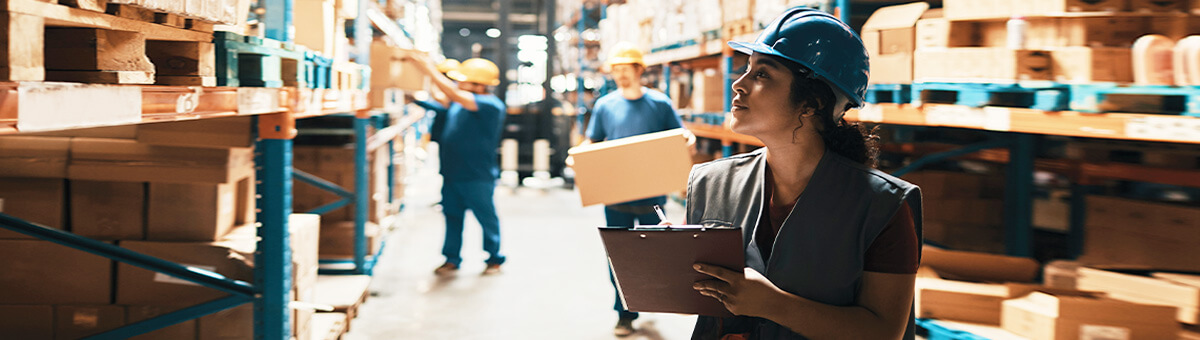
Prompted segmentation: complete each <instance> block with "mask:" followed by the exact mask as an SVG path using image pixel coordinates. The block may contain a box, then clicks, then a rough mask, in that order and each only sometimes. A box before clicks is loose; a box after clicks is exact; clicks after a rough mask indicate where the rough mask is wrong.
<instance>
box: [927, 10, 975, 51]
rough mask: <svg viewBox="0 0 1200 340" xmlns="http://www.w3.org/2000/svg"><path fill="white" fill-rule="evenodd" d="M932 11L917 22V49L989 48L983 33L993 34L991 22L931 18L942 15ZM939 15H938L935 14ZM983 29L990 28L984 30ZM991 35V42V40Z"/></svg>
mask: <svg viewBox="0 0 1200 340" xmlns="http://www.w3.org/2000/svg"><path fill="white" fill-rule="evenodd" d="M935 11H939V10H936V9H931V10H929V11H927V12H925V14H926V15H925V16H922V18H924V19H921V20H917V26H916V34H917V35H916V49H918V50H919V49H938V48H949V47H977V46H989V45H988V44H990V42H985V41H984V37H983V33H982V32H991V29H990V27H992V26H994V23H991V22H976V21H950V20H949V19H946V18H940V17H936V16H931V15H930V13H939V14H940V13H941V12H935ZM935 15H938V14H935ZM983 28H989V29H988V30H984V29H983ZM990 35H991V34H990V33H989V37H988V38H989V40H991V39H994V38H991V36H990Z"/></svg>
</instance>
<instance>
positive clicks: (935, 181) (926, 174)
mask: <svg viewBox="0 0 1200 340" xmlns="http://www.w3.org/2000/svg"><path fill="white" fill-rule="evenodd" d="M903 178H904V180H906V181H909V182H911V183H913V184H916V185H918V186H920V187H921V197H926V198H946V199H975V198H982V199H1003V198H1004V179H1003V177H1002V176H992V175H980V174H970V173H962V172H952V171H936V170H925V171H917V172H912V173H909V174H907V175H904V176H903Z"/></svg>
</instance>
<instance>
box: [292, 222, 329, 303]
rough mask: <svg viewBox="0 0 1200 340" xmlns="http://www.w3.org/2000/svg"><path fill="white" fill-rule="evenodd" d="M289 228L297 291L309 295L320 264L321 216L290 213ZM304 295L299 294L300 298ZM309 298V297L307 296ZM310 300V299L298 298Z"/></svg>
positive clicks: (293, 274) (314, 283) (315, 281)
mask: <svg viewBox="0 0 1200 340" xmlns="http://www.w3.org/2000/svg"><path fill="white" fill-rule="evenodd" d="M288 223H289V225H288V227H289V228H290V229H291V236H290V238H289V239H288V240H289V241H291V248H292V259H293V261H292V264H293V266H292V276H293V282H295V288H296V290H297V291H300V292H305V293H307V294H310V295H311V292H310V290H311V289H312V287H315V286H316V284H317V269H318V266H319V265H320V263H319V258H320V251H319V250H318V249H320V246H321V216H320V215H313V214H292V216H291V218H289V219H288ZM303 297H305V296H304V295H301V296H300V298H303ZM309 298H311V297H309ZM299 301H306V302H307V301H310V300H299Z"/></svg>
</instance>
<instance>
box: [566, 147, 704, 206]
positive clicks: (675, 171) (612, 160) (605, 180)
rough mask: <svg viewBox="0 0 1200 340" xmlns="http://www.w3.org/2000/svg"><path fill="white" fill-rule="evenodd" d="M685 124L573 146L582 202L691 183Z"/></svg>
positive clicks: (657, 192)
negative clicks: (689, 179)
mask: <svg viewBox="0 0 1200 340" xmlns="http://www.w3.org/2000/svg"><path fill="white" fill-rule="evenodd" d="M683 133H684V130H683V129H674V130H668V131H661V132H655V133H648V134H644V135H638V136H633V137H627V138H621V139H617V140H612V141H605V142H600V143H594V144H590V145H586V146H580V147H574V148H571V149H570V150H568V151H567V153H568V154H570V155H571V156H572V157H573V158H574V159H575V165H574V166H573V169H575V174H576V175H575V185H576V186H578V187H579V196H580V200H581V201H582V203H583V205H584V206H589V205H593V204H612V203H620V202H628V201H632V200H637V199H643V198H647V197H655V196H659V195H665V194H668V193H673V192H678V191H680V190H684V189H686V188H687V180H688V173H689V172H690V171H691V168H692V159H691V155H690V153H689V151H688V146H687V139H686V138H684V135H683Z"/></svg>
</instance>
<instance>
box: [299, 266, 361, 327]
mask: <svg viewBox="0 0 1200 340" xmlns="http://www.w3.org/2000/svg"><path fill="white" fill-rule="evenodd" d="M370 285H371V277H370V276H367V275H320V276H318V277H317V288H316V289H317V293H316V298H314V299H313V300H314V301H315V302H316V303H317V304H322V305H330V306H333V311H334V312H337V313H345V314H346V323H345V324H346V330H347V331H349V330H350V322H351V320H354V318H355V317H357V316H358V309H359V307H361V306H362V304H363V303H365V302H366V301H367V296H368V295H369V294H368V292H369V290H368V287H369V286H370ZM318 315H320V313H318Z"/></svg>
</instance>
